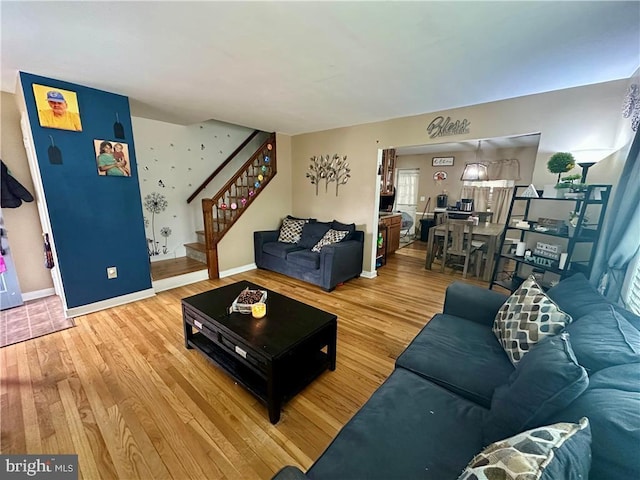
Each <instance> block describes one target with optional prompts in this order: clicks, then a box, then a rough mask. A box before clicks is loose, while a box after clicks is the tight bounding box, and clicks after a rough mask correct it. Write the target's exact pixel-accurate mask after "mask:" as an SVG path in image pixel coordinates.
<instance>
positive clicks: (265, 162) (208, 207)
mask: <svg viewBox="0 0 640 480" xmlns="http://www.w3.org/2000/svg"><path fill="white" fill-rule="evenodd" d="M276 173H277V162H276V137H275V134H271V135H270V136H269V138H268V139H267V140H266V141H265V142H264V143H263V144H262V145H261V146H260V147H259V148H258V149H257V150H256V152H255V153H254V154H253V155H252V156H251V157H249V159H248V160H247V161H246V162H245V163H244V165H242V166H241V167H240V168H239V169H238V171H237V172H236V173H235V175H234V176H233V177H231V179H229V181H228V182H227V183H226V184H225V185H224V186H223V187H222V188H221V189H220V190H219V191H218V193H216V194H215V195H214V196H213V197H212V198H203V199H202V214H203V217H204V237H205V250H206V254H207V269H208V271H209V278H211V279H214V278H220V271H219V268H218V243H219V242H220V240H222V238H223V237H224V236H225V235H226V233H227V232H228V231H229V229H230V228H231V227H232V226H233V224H234V223H235V222H236V221H237V220H238V219H239V218H240V217H241V216H242V214H243V213H244V211H245V210H246V209H247V208H248V207H249V206H250V205H251V203H252V202H253V201H255V199H256V197H257V196H258V195H260V193H261V192H262V191H263V190H264V188H265V187H266V186H267V185H268V184H269V182H270V181H271V179H272V178H273V177H274V176H275V175H276Z"/></svg>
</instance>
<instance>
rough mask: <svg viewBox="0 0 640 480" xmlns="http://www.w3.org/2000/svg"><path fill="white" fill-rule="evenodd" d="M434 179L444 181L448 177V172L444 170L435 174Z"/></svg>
mask: <svg viewBox="0 0 640 480" xmlns="http://www.w3.org/2000/svg"><path fill="white" fill-rule="evenodd" d="M433 179H434V180H435V181H442V180H446V179H447V172H443V171H442V170H440V171H438V172H436V173H434V174H433Z"/></svg>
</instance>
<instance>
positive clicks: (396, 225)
mask: <svg viewBox="0 0 640 480" xmlns="http://www.w3.org/2000/svg"><path fill="white" fill-rule="evenodd" d="M379 221H380V223H382V224H384V225H385V226H386V227H387V255H390V254H392V253H394V252H395V251H396V250H398V248H400V227H402V214H400V213H392V214H390V215H384V216H381V217H380V220H379Z"/></svg>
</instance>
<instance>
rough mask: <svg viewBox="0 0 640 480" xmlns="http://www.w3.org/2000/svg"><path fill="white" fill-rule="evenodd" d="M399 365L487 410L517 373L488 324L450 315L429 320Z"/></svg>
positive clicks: (400, 359) (400, 358) (436, 316)
mask: <svg viewBox="0 0 640 480" xmlns="http://www.w3.org/2000/svg"><path fill="white" fill-rule="evenodd" d="M396 365H397V366H398V367H402V368H406V369H407V370H411V371H412V372H415V373H417V374H418V375H421V376H423V377H424V378H427V379H428V380H431V381H433V382H436V383H438V384H439V385H442V386H444V387H445V388H447V389H448V390H451V391H452V392H455V393H457V394H459V395H461V396H463V397H465V398H467V399H469V400H472V401H474V402H476V403H478V404H480V405H483V406H485V407H489V406H490V405H491V396H492V395H493V391H494V389H495V388H496V387H497V386H498V385H502V384H504V383H506V382H507V380H508V378H509V375H511V373H512V372H513V370H514V368H513V365H512V364H511V362H510V361H509V359H508V358H507V356H506V354H505V353H504V350H503V349H502V347H501V346H500V344H499V343H498V340H497V339H496V337H495V335H494V334H493V332H492V331H491V327H490V326H489V325H482V324H480V323H477V322H474V321H471V320H467V319H465V318H460V317H455V316H453V315H447V314H438V315H435V316H434V317H433V318H432V319H431V320H429V323H427V325H425V327H424V328H423V329H422V331H421V332H420V333H418V335H416V337H415V338H414V339H413V341H412V342H411V344H410V345H409V346H408V347H407V348H406V350H405V351H404V352H403V353H402V354H401V355H400V356H399V357H398V359H397V360H396Z"/></svg>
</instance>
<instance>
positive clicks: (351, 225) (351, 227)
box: [331, 220, 356, 241]
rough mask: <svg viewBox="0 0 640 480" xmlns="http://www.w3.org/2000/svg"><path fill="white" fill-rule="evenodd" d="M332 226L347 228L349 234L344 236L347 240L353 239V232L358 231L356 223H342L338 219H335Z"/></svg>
mask: <svg viewBox="0 0 640 480" xmlns="http://www.w3.org/2000/svg"><path fill="white" fill-rule="evenodd" d="M331 228H333V229H334V230H346V231H347V236H346V237H345V238H344V239H345V241H346V240H351V237H352V236H353V232H355V231H356V224H355V223H342V222H339V221H338V220H333V221H332V222H331Z"/></svg>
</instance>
